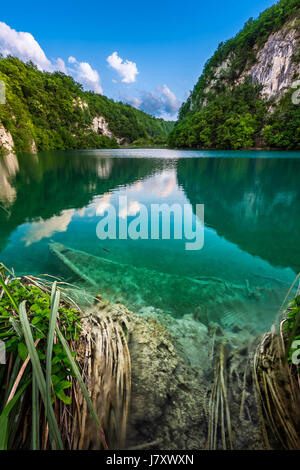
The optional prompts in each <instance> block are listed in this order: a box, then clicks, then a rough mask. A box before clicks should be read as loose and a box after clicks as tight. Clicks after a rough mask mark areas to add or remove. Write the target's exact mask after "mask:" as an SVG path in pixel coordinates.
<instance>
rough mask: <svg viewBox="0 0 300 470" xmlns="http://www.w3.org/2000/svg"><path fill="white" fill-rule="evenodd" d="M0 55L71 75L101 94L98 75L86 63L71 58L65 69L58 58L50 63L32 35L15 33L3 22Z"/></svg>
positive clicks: (0, 27) (0, 31)
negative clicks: (68, 65)
mask: <svg viewBox="0 0 300 470" xmlns="http://www.w3.org/2000/svg"><path fill="white" fill-rule="evenodd" d="M0 53H1V54H2V55H3V56H4V57H6V56H8V55H12V56H14V57H17V58H18V59H20V60H22V61H23V62H29V61H31V62H33V63H34V64H35V65H36V66H37V67H38V69H39V70H45V71H47V72H54V71H60V72H63V73H66V74H69V75H72V76H73V77H74V78H75V80H77V81H79V82H80V83H82V84H83V85H84V86H85V87H86V88H87V89H90V90H93V91H94V92H95V93H101V94H102V93H103V90H102V86H101V78H100V76H99V73H98V72H97V70H94V69H93V68H92V67H91V66H90V64H89V63H88V62H78V61H77V60H76V59H75V57H73V56H70V57H69V59H68V63H69V64H72V67H66V64H65V62H64V61H63V59H61V58H60V57H59V58H58V59H56V60H54V61H50V60H49V59H48V58H47V56H46V54H45V52H44V51H43V49H42V48H41V46H40V45H39V43H38V42H37V41H36V40H35V39H34V37H33V36H32V34H30V33H26V32H22V31H16V30H15V29H12V28H11V27H10V26H8V25H7V24H6V23H3V22H0Z"/></svg>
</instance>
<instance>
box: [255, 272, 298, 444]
mask: <svg viewBox="0 0 300 470" xmlns="http://www.w3.org/2000/svg"><path fill="white" fill-rule="evenodd" d="M299 277H300V275H298V276H297V278H296V280H295V283H296V281H297V280H298V279H299ZM295 283H294V284H295ZM292 287H293V286H292ZM290 290H291V289H290ZM299 335H300V285H299V288H298V290H297V294H296V297H295V298H294V299H293V300H292V301H290V302H289V303H288V306H287V308H286V309H285V310H284V313H283V315H282V316H281V318H280V320H279V328H278V331H276V328H275V325H274V328H272V330H271V331H270V332H268V333H266V334H265V335H264V336H263V337H262V340H261V342H260V344H259V346H258V348H257V351H256V353H255V355H254V360H253V378H254V382H255V384H256V390H257V396H258V403H259V406H260V418H261V419H260V421H261V425H262V431H263V435H264V440H265V445H266V447H267V448H270V447H272V445H271V441H272V440H273V442H274V439H275V442H278V443H280V445H281V447H282V448H283V449H289V450H298V449H299V448H300V433H299V430H300V370H299V368H298V365H297V364H295V363H294V361H293V360H292V355H293V352H294V348H293V343H294V340H295V339H299V338H300V336H299Z"/></svg>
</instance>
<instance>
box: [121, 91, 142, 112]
mask: <svg viewBox="0 0 300 470" xmlns="http://www.w3.org/2000/svg"><path fill="white" fill-rule="evenodd" d="M120 96H121V99H122V100H123V101H125V102H126V103H129V104H131V106H133V107H134V108H136V109H139V107H140V106H141V104H142V100H140V99H139V98H136V97H135V96H127V95H123V94H120Z"/></svg>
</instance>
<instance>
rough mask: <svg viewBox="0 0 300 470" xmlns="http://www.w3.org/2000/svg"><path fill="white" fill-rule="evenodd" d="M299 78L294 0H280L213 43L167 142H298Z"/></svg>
mask: <svg viewBox="0 0 300 470" xmlns="http://www.w3.org/2000/svg"><path fill="white" fill-rule="evenodd" d="M299 78H300V2H299V0H281V1H280V2H278V3H277V4H275V5H274V6H273V7H271V8H269V9H268V10H266V11H264V12H263V13H262V14H261V15H260V16H259V18H258V19H257V20H253V19H250V20H249V21H248V22H247V23H246V24H245V26H244V28H243V29H242V30H241V31H240V33H238V35H237V36H236V37H235V38H233V39H230V40H229V41H227V42H225V43H221V44H220V45H219V47H218V49H217V51H216V52H215V54H214V55H213V57H212V58H211V59H210V60H209V61H208V62H207V64H206V65H205V67H204V70H203V74H202V75H201V77H200V78H199V80H198V82H197V84H196V85H195V87H194V90H193V91H192V92H191V94H190V96H189V98H188V99H187V101H186V103H184V104H183V106H182V108H181V110H180V114H179V121H178V123H177V125H176V126H175V129H174V131H173V132H172V133H171V135H170V139H169V143H170V145H171V146H176V147H198V148H222V149H238V148H251V147H257V146H267V147H276V148H282V149H297V148H299V145H300V144H299V142H300V130H299V129H300V127H299V126H300V112H299V106H298V105H299V100H298V95H297V93H298V91H297V90H298V89H299V88H300V81H299ZM296 95H297V96H296Z"/></svg>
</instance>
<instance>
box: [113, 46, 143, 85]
mask: <svg viewBox="0 0 300 470" xmlns="http://www.w3.org/2000/svg"><path fill="white" fill-rule="evenodd" d="M106 60H107V62H108V64H109V65H110V67H112V68H113V69H114V70H116V71H117V72H118V74H119V75H120V77H121V78H122V80H121V82H123V83H134V82H135V81H136V76H137V74H138V73H139V72H138V69H137V66H136V63H135V62H131V61H130V60H124V61H123V59H121V57H119V56H118V53H117V52H113V53H112V54H111V55H110V56H109V57H107V59H106Z"/></svg>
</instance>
